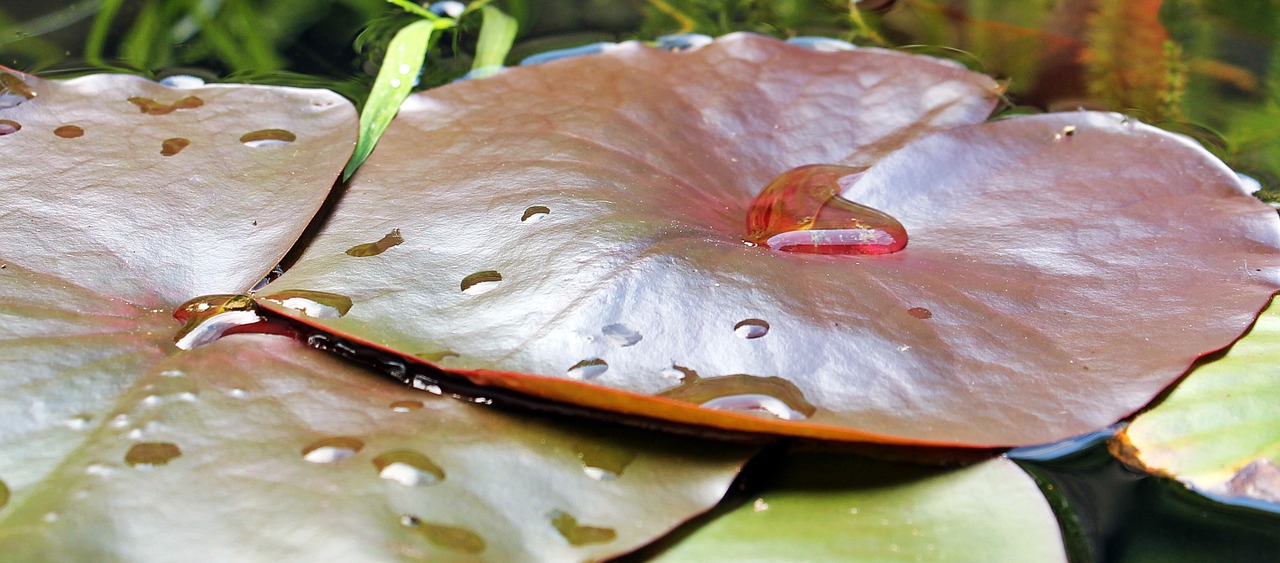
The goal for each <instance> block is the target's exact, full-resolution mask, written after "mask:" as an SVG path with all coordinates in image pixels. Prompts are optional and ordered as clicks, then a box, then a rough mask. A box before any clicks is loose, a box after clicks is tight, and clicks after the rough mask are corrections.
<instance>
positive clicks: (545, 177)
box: [275, 35, 1280, 446]
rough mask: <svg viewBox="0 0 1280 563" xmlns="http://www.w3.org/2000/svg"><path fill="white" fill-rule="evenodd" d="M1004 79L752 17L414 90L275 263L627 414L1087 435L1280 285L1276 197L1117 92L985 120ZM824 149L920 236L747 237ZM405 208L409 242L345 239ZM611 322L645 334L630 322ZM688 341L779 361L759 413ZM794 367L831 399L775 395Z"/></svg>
mask: <svg viewBox="0 0 1280 563" xmlns="http://www.w3.org/2000/svg"><path fill="white" fill-rule="evenodd" d="M996 91H997V88H996V86H995V84H994V83H993V82H992V81H991V80H989V79H988V78H986V77H983V76H981V75H977V74H973V73H969V72H967V71H964V70H963V69H959V68H956V67H955V66H952V65H950V64H943V63H940V62H938V61H935V60H933V59H927V58H922V57H912V56H907V55H902V54H898V53H890V52H883V51H877V50H869V49H868V50H855V51H848V52H838V53H817V52H813V51H810V50H807V49H802V48H798V47H793V46H789V45H785V44H782V43H779V42H775V41H772V40H769V39H764V38H759V37H754V36H746V35H732V36H727V37H725V38H721V39H720V40H718V41H717V42H716V43H715V44H713V45H710V46H707V47H704V48H702V49H699V50H696V51H691V52H684V53H667V52H662V51H658V50H654V49H649V48H645V47H642V46H639V45H636V44H629V45H625V46H621V47H619V48H617V49H614V50H611V51H610V52H609V53H608V54H604V55H600V56H592V57H582V58H578V59H570V60H564V61H555V62H553V63H548V64H544V65H537V66H532V67H522V68H519V69H512V70H510V71H508V72H505V73H503V74H501V75H499V76H496V77H494V78H492V79H488V80H484V81H475V82H469V83H459V84H455V85H451V86H446V87H443V88H439V89H436V90H433V91H430V92H427V93H423V94H419V95H415V96H413V97H411V98H410V99H409V100H408V101H407V102H406V103H405V105H404V108H403V111H402V112H401V114H400V117H399V118H398V119H397V120H396V122H395V123H394V124H393V125H392V127H391V128H390V129H389V130H388V132H387V136H386V137H385V139H384V141H383V144H382V148H381V149H379V152H378V154H377V155H375V156H374V158H373V160H372V161H371V162H372V164H373V166H370V167H368V168H366V169H365V170H364V171H363V172H362V173H361V174H359V175H357V176H356V177H355V178H354V179H353V183H352V184H351V186H350V189H349V191H348V192H347V193H346V194H345V195H344V198H343V200H342V202H341V203H340V204H339V205H338V206H337V208H336V210H335V214H334V216H333V217H332V218H331V220H330V221H329V222H328V223H327V224H326V226H325V229H324V230H323V231H322V232H321V233H320V234H319V235H318V237H317V239H316V240H315V241H314V242H313V243H312V244H311V245H310V246H309V248H308V249H307V250H306V252H305V253H304V254H303V255H302V257H301V258H300V260H299V261H298V263H297V264H296V265H295V266H294V267H293V268H292V269H291V270H290V271H289V272H287V273H286V274H285V275H284V276H283V277H281V278H280V279H279V280H278V281H277V282H275V283H276V284H278V286H279V287H290V288H314V289H321V290H325V291H337V292H341V293H342V294H344V295H348V296H350V297H351V298H352V300H353V302H354V303H355V305H354V306H353V308H352V310H351V313H350V314H348V315H346V316H344V317H342V318H340V319H332V320H317V321H312V322H316V323H320V324H322V325H323V326H324V327H327V329H328V330H333V331H339V332H343V333H346V334H347V335H349V336H351V337H353V338H355V339H358V340H363V341H367V342H370V343H373V344H376V345H379V346H383V347H388V348H391V349H395V350H398V351H399V352H401V353H402V354H405V355H406V356H412V355H415V354H423V353H431V352H436V351H440V350H450V351H452V352H453V353H456V354H457V356H456V357H451V358H448V359H446V360H443V362H442V365H443V366H444V367H445V368H447V369H450V370H452V371H453V372H454V373H456V374H459V375H461V376H463V377H466V378H469V379H471V380H472V381H473V382H477V383H481V384H487V385H499V386H504V387H509V388H512V389H517V390H520V391H522V392H525V393H529V394H533V395H536V396H540V397H544V398H548V399H552V400H555V401H561V402H568V403H574V404H578V405H585V406H588V407H594V408H603V409H608V410H613V411H616V412H620V413H625V414H626V415H629V416H649V417H658V418H666V419H670V420H676V421H679V422H684V423H692V424H700V425H711V426H718V427H723V428H735V429H742V430H750V431H763V432H780V433H787V434H795V435H806V436H818V437H828V438H839V439H852V440H873V441H887V442H895V441H896V442H914V443H948V444H959V445H964V444H967V445H992V446H995V445H1016V444H1035V443H1044V442H1049V441H1053V440H1056V439H1059V438H1063V437H1066V436H1071V435H1075V434H1080V433H1083V432H1087V431H1089V430H1093V429H1095V428H1098V427H1101V426H1105V425H1108V424H1110V423H1112V422H1114V421H1115V420H1117V419H1119V418H1121V417H1123V416H1125V415H1127V414H1129V413H1131V412H1133V411H1134V410H1136V409H1138V408H1140V407H1141V406H1142V405H1144V404H1145V403H1147V402H1148V401H1149V400H1150V399H1151V398H1152V397H1154V396H1155V395H1156V394H1157V393H1159V392H1160V391H1161V390H1162V389H1163V388H1164V387H1165V386H1167V385H1168V384H1170V383H1171V382H1173V381H1174V380H1176V379H1177V377H1178V376H1179V375H1180V374H1181V373H1182V372H1183V371H1184V370H1185V369H1186V368H1187V367H1188V366H1189V365H1190V364H1191V363H1192V361H1193V360H1195V358H1197V357H1199V356H1201V355H1203V354H1205V353H1207V352H1210V351H1213V350H1215V349H1218V348H1221V347H1223V346H1226V345H1228V344H1229V343H1231V342H1232V341H1233V340H1234V339H1235V338H1236V337H1238V336H1239V334H1240V333H1241V332H1243V331H1244V329H1245V328H1246V327H1247V326H1248V325H1249V323H1250V322H1251V321H1252V320H1253V317H1254V315H1255V314H1256V312H1257V310H1258V309H1260V308H1261V307H1262V305H1263V304H1264V303H1265V302H1266V300H1267V298H1268V297H1269V296H1270V295H1271V293H1272V292H1273V291H1275V290H1276V289H1277V288H1278V287H1280V268H1278V267H1280V250H1277V246H1280V220H1277V217H1276V214H1275V211H1274V210H1273V209H1271V208H1270V207H1268V206H1266V205H1264V204H1261V203H1259V202H1258V201H1256V200H1254V199H1253V198H1251V197H1250V196H1248V195H1247V194H1246V193H1245V192H1244V190H1243V189H1242V188H1241V185H1240V181H1239V179H1238V178H1237V177H1236V175H1235V174H1233V173H1232V172H1231V171H1230V170H1228V169H1227V168H1226V167H1225V166H1223V165H1222V164H1221V163H1220V162H1218V161H1217V160H1216V159H1214V158H1213V157H1212V156H1210V155H1209V154H1208V153H1207V152H1205V151H1204V150H1203V149H1202V148H1200V147H1199V146H1197V145H1195V144H1194V143H1191V142H1189V141H1187V140H1186V139H1184V138H1181V137H1177V136H1174V135H1171V134H1168V133H1165V132H1162V131H1159V130H1156V129H1154V128H1151V127H1148V126H1146V125H1142V124H1139V123H1137V122H1133V121H1129V120H1127V119H1124V118H1122V117H1120V116H1118V115H1113V114H1103V113H1088V112H1080V113H1064V114H1051V115H1043V116H1035V117H1025V118H1015V119H1009V120H1002V121H997V122H991V123H983V124H978V125H968V126H964V125H965V124H969V123H973V122H977V121H981V120H982V119H983V118H984V117H985V116H986V114H987V112H988V111H989V109H990V108H991V106H992V104H993V101H994V98H995V95H996ZM940 129H949V130H946V131H940V132H939V130H940ZM930 133H932V134H930ZM815 163H817V164H840V165H846V166H870V168H869V169H867V170H866V171H865V172H864V173H862V174H861V175H858V176H856V177H848V178H845V179H842V180H841V181H842V182H845V181H846V180H847V182H845V183H843V184H841V187H842V188H843V192H842V194H841V195H842V197H844V198H845V199H847V200H849V201H853V202H856V203H859V204H863V205H866V206H870V207H872V208H874V209H877V210H880V211H882V212H884V213H887V214H888V215H890V216H891V217H893V218H895V219H896V220H897V221H898V222H900V223H901V225H903V226H904V227H905V229H906V231H908V233H909V236H910V243H909V244H908V245H907V246H906V248H905V249H903V250H901V251H899V252H896V253H891V254H884V255H881V256H825V255H808V254H794V253H786V252H777V251H771V250H769V249H767V248H763V247H760V246H753V245H750V244H745V243H744V240H745V239H746V237H747V236H748V234H749V233H747V232H746V231H747V227H746V221H747V217H748V206H749V205H750V203H751V202H752V200H753V198H754V197H755V195H756V193H757V192H758V191H759V190H761V189H763V188H764V186H765V185H766V184H768V183H769V181H770V180H771V179H773V178H775V177H777V176H779V175H780V174H781V173H783V172H785V171H787V170H789V169H792V168H794V167H797V166H801V165H806V164H815ZM535 206H536V207H539V208H540V209H545V210H546V211H547V213H543V214H540V215H539V216H540V217H542V220H539V221H537V222H527V221H522V218H527V217H528V210H529V209H531V208H532V207H535ZM391 228H398V229H400V230H401V232H402V233H403V235H404V239H405V243H404V244H403V245H401V246H399V247H397V249H396V250H397V252H396V253H395V254H394V256H393V255H392V254H391V253H387V254H385V255H383V256H379V257H375V258H352V257H350V256H348V255H346V254H345V251H346V250H347V249H348V248H351V247H352V245H353V244H358V243H363V242H367V237H368V233H370V232H386V230H387V229H391ZM478 273H484V274H486V275H488V276H489V277H488V278H486V280H487V281H486V282H485V284H484V285H483V287H482V288H481V289H483V290H484V291H467V289H468V288H469V287H475V286H477V285H479V284H472V285H471V286H468V284H467V280H470V279H472V276H475V275H477V274H478ZM460 286H461V289H462V290H461V291H460ZM747 320H753V321H760V323H758V324H754V325H753V326H752V327H745V328H744V325H743V324H742V323H743V322H745V321H747ZM615 324H625V326H627V327H628V329H629V330H630V331H632V332H634V333H635V334H637V335H639V336H640V337H642V340H639V341H638V343H637V344H635V345H634V346H627V347H619V346H616V345H615V344H613V342H612V340H611V339H609V338H602V337H601V334H602V331H603V329H604V327H608V326H611V325H615ZM748 329H749V330H748ZM752 335H756V336H757V337H755V338H752V337H751V336H752ZM584 361H593V362H594V363H593V364H592V365H593V366H595V367H594V369H593V370H591V373H586V372H584V371H582V370H580V369H574V368H575V367H577V366H580V365H582V362H584ZM673 364H674V366H680V367H683V368H686V369H690V370H693V371H696V372H697V373H698V374H700V375H701V377H702V378H703V379H704V380H705V381H708V382H710V381H714V380H715V378H718V377H726V376H734V377H738V376H743V377H748V378H757V379H758V380H759V381H761V382H762V385H761V386H760V389H757V390H752V389H751V388H750V386H748V387H747V388H746V389H743V388H741V387H740V386H735V387H734V388H735V395H736V396H735V397H733V398H732V400H731V401H729V402H730V403H731V404H733V405H735V407H734V409H733V410H736V411H740V412H733V411H732V410H731V411H726V410H723V409H716V410H712V409H704V408H699V407H698V406H697V405H696V404H687V403H679V402H676V401H673V400H670V399H663V398H654V397H652V395H656V394H660V393H662V392H664V391H667V390H670V389H672V388H674V387H677V386H678V385H679V383H680V382H679V381H678V380H675V379H672V378H671V377H668V376H666V375H664V373H667V372H670V371H671V370H672V369H674V366H673ZM522 374H533V375H536V376H537V377H534V376H532V375H522ZM771 378H780V379H782V380H786V381H788V382H790V383H791V384H792V385H793V386H794V388H795V389H796V391H797V392H798V394H799V396H800V397H802V398H803V400H804V401H805V402H806V403H807V404H811V405H812V406H813V407H814V408H815V410H814V411H813V414H812V415H805V416H807V419H804V420H799V418H803V416H801V417H792V416H791V415H790V413H799V414H801V415H804V410H802V409H800V408H797V406H796V405H792V406H791V407H790V408H789V409H781V408H778V405H776V404H773V401H775V400H777V399H779V398H778V397H773V396H771V394H770V391H769V389H772V388H773V387H771V386H768V385H763V382H765V381H772V379H771ZM677 379H678V377H677ZM579 380H589V381H579ZM606 388H612V389H614V390H618V391H622V393H619V392H617V391H610V390H608V389H606ZM742 395H745V397H744V396H742ZM784 402H785V401H784ZM722 404H723V403H719V404H718V405H722ZM797 404H798V403H797ZM769 405H772V408H771V407H770V406H769ZM708 406H710V405H708ZM778 413H784V414H787V415H788V416H781V415H779V414H778Z"/></svg>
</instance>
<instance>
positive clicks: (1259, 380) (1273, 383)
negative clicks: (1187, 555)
mask: <svg viewBox="0 0 1280 563" xmlns="http://www.w3.org/2000/svg"><path fill="white" fill-rule="evenodd" d="M1278 378H1280V310H1275V309H1271V310H1268V311H1267V312H1264V313H1263V314H1262V316H1260V317H1258V322H1257V324H1255V325H1254V326H1253V328H1252V329H1251V330H1250V331H1249V334H1247V335H1245V337H1244V338H1242V339H1240V341H1239V342H1237V343H1236V344H1235V345H1234V346H1232V347H1231V349H1230V350H1229V351H1228V352H1227V353H1226V355H1225V356H1223V357H1222V358H1219V359H1216V360H1214V361H1212V362H1208V363H1205V364H1202V365H1200V366H1197V367H1196V369H1194V370H1192V371H1191V373H1190V374H1189V375H1188V376H1187V378H1186V380H1184V381H1183V382H1182V383H1179V384H1178V386H1177V387H1176V388H1175V389H1174V390H1173V391H1172V392H1171V393H1170V394H1169V396H1168V397H1166V398H1165V399H1164V400H1162V401H1161V402H1160V403H1159V404H1158V405H1157V406H1156V407H1155V408H1153V409H1151V410H1150V411H1147V412H1145V413H1143V414H1141V415H1139V416H1138V417H1137V418H1136V419H1135V420H1134V421H1133V423H1132V424H1130V425H1129V426H1128V428H1126V429H1125V430H1124V431H1123V432H1121V433H1120V435H1119V436H1117V438H1116V440H1115V441H1113V443H1112V446H1113V450H1114V451H1115V452H1116V453H1117V454H1118V455H1119V456H1120V457H1121V459H1123V460H1124V461H1125V462H1126V463H1129V464H1131V465H1133V466H1135V467H1140V468H1142V469H1144V470H1145V471H1149V472H1152V473H1156V474H1161V475H1167V476H1169V477H1171V478H1174V479H1178V480H1179V481H1182V482H1183V483H1186V484H1188V485H1190V486H1192V487H1194V488H1196V489H1198V490H1200V491H1203V492H1206V493H1212V494H1216V495H1222V496H1228V497H1245V498H1251V499H1256V500H1263V501H1268V502H1272V503H1280V469H1277V467H1276V465H1277V464H1278V463H1280V409H1277V407H1276V405H1278V404H1280V379H1278Z"/></svg>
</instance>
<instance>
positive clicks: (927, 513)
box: [656, 453, 1067, 561]
mask: <svg viewBox="0 0 1280 563" xmlns="http://www.w3.org/2000/svg"><path fill="white" fill-rule="evenodd" d="M1066 559H1067V558H1066V554H1065V553H1064V551H1063V547H1062V537H1061V534H1060V532H1059V530H1058V522H1057V520H1056V519H1055V518H1054V515H1053V511H1052V510H1051V509H1050V508H1049V505H1048V504H1047V503H1046V502H1045V500H1044V497H1042V496H1041V494H1040V490H1039V489H1038V488H1037V487H1036V484H1035V483H1034V482H1033V481H1032V480H1031V478H1030V477H1028V476H1027V474H1025V473H1023V472H1022V470H1021V469H1019V468H1018V467H1017V466H1016V465H1015V464H1013V463H1012V462H1010V461H1009V460H1007V459H1003V458H1001V459H995V460H991V461H986V462H983V463H980V464H977V465H974V466H970V467H966V468H962V469H947V468H939V467H930V466H923V465H913V464H907V463H889V462H875V461H870V460H867V459H864V458H859V457H854V456H845V455H834V454H815V453H808V454H798V455H795V456H793V457H792V458H791V459H788V460H787V463H786V464H785V465H784V466H783V468H782V470H781V474H780V476H779V478H778V480H777V482H776V483H774V484H772V485H770V486H768V487H766V488H765V489H764V491H762V492H761V493H760V494H759V496H758V497H757V498H756V499H754V501H752V502H748V503H746V504H744V505H743V506H741V507H739V508H737V509H736V510H734V511H733V512H730V513H728V514H725V515H723V516H721V517H719V518H717V519H715V520H713V521H711V522H708V523H706V524H705V525H703V526H701V527H699V528H697V529H696V530H694V531H693V532H692V533H690V534H689V535H688V536H687V537H685V538H683V539H682V541H680V542H679V543H678V544H676V545H674V546H672V547H670V548H669V549H668V550H667V551H665V552H663V553H662V554H660V555H659V556H658V557H657V558H656V560H658V561H1066Z"/></svg>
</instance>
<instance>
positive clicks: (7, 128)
mask: <svg viewBox="0 0 1280 563" xmlns="http://www.w3.org/2000/svg"><path fill="white" fill-rule="evenodd" d="M21 130H22V124H21V123H18V122H17V121H14V120H12V119H0V137H3V136H5V135H12V134H14V133H17V132H18V131H21Z"/></svg>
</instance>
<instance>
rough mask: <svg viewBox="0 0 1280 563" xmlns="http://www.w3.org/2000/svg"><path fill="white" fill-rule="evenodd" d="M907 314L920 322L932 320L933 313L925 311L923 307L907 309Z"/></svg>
mask: <svg viewBox="0 0 1280 563" xmlns="http://www.w3.org/2000/svg"><path fill="white" fill-rule="evenodd" d="M907 314H908V315H911V316H913V317H915V318H917V319H920V320H924V319H931V318H933V311H930V310H928V309H925V308H924V307H912V308H910V309H907Z"/></svg>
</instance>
